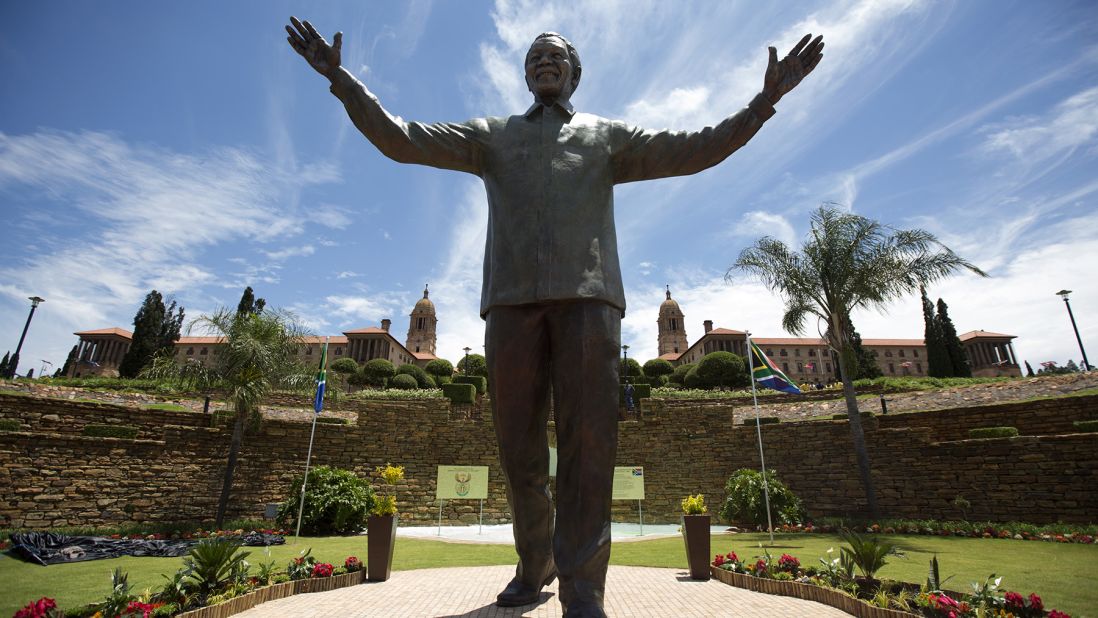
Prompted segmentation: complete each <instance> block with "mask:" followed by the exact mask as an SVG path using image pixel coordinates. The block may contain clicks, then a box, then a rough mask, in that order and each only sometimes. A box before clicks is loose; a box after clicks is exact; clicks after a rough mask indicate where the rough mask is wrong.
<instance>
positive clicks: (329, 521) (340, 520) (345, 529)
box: [278, 466, 376, 535]
mask: <svg viewBox="0 0 1098 618" xmlns="http://www.w3.org/2000/svg"><path fill="white" fill-rule="evenodd" d="M301 481H302V477H301V476H299V477H297V478H295V479H294V482H293V484H292V485H291V486H290V493H289V497H288V498H287V499H286V501H285V502H283V503H282V505H281V506H279V507H278V521H279V522H280V524H281V525H283V526H285V527H287V528H289V527H292V526H293V524H294V521H295V520H296V518H297V509H298V506H299V505H300V503H301ZM375 502H376V498H375V497H374V490H373V489H371V488H370V484H369V483H368V482H367V481H366V480H364V479H361V478H359V477H358V476H356V475H355V473H354V472H351V471H350V470H341V469H339V468H331V467H329V466H317V467H316V468H313V469H312V470H309V484H308V487H306V489H305V508H304V509H303V510H302V515H301V531H302V532H305V533H306V534H312V535H329V534H345V533H351V532H358V531H359V530H362V529H363V528H365V527H366V518H367V517H369V514H370V509H372V508H374V504H375Z"/></svg>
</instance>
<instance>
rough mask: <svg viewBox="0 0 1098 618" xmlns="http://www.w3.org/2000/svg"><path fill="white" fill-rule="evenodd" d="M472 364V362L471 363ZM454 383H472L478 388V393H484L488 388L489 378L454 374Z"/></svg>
mask: <svg viewBox="0 0 1098 618" xmlns="http://www.w3.org/2000/svg"><path fill="white" fill-rule="evenodd" d="M469 364H470V365H472V363H469ZM453 383H454V384H472V385H473V386H474V387H476V389H477V394H478V395H483V394H484V393H485V392H486V391H487V390H488V378H485V377H484V376H454V381H453Z"/></svg>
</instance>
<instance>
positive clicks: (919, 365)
mask: <svg viewBox="0 0 1098 618" xmlns="http://www.w3.org/2000/svg"><path fill="white" fill-rule="evenodd" d="M915 371H918V372H919V373H922V372H923V364H922V363H915Z"/></svg>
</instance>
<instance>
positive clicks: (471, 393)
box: [442, 378, 484, 403]
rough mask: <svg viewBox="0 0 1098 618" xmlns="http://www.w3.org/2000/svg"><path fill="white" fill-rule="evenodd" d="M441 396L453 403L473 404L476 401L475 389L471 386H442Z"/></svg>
mask: <svg viewBox="0 0 1098 618" xmlns="http://www.w3.org/2000/svg"><path fill="white" fill-rule="evenodd" d="M480 379H481V380H483V379H484V378H480ZM442 394H443V395H446V398H447V399H449V400H450V401H452V402H454V403H473V402H474V401H476V397H477V387H476V386H474V385H472V384H443V385H442Z"/></svg>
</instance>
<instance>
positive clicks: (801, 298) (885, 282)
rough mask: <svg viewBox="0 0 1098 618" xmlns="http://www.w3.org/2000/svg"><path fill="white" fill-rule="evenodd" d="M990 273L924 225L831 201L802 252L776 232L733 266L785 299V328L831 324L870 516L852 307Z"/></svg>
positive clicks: (873, 512)
mask: <svg viewBox="0 0 1098 618" xmlns="http://www.w3.org/2000/svg"><path fill="white" fill-rule="evenodd" d="M962 268H963V269H967V270H970V271H972V272H974V273H976V274H977V275H980V276H982V277H986V276H987V275H986V274H985V273H984V272H983V271H982V270H980V269H979V268H977V267H976V266H973V265H972V264H970V263H969V262H968V261H966V260H964V259H962V258H961V257H959V256H958V255H957V254H955V253H953V251H951V250H950V249H949V248H948V247H946V246H945V245H943V244H942V243H940V242H938V239H937V238H935V237H934V235H933V234H931V233H929V232H926V231H923V230H896V229H892V228H889V227H886V226H883V225H881V224H880V223H878V222H876V221H873V220H871V219H867V218H865V217H862V216H859V215H855V214H851V213H847V212H844V211H843V210H840V209H838V208H835V207H832V206H826V205H825V206H821V207H820V208H819V209H818V210H817V211H816V212H815V213H813V215H812V225H811V229H810V231H809V237H808V239H807V240H806V241H805V243H804V245H803V246H802V247H801V250H800V251H799V252H798V251H794V250H792V249H790V248H789V247H787V246H786V245H785V243H782V242H781V241H779V240H775V239H774V238H771V237H769V236H767V237H763V238H760V239H759V240H757V241H756V242H755V244H754V245H752V246H750V247H748V248H746V249H744V250H743V251H742V252H741V253H740V257H739V259H737V260H736V263H735V264H734V265H733V266H732V268H730V269H729V270H728V273H727V274H726V279H729V280H730V279H731V276H732V273H733V271H744V272H747V273H751V274H754V275H757V276H758V277H759V278H760V279H761V280H762V282H763V283H764V284H765V285H766V286H767V287H768V288H770V289H771V290H774V291H777V292H778V293H779V294H780V295H781V296H782V297H783V299H784V300H785V314H784V315H783V316H782V327H783V328H784V329H785V330H787V331H788V332H790V333H792V334H794V335H800V334H802V333H804V331H805V328H804V323H805V320H806V318H808V317H810V316H816V317H817V318H819V319H821V320H823V321H824V322H825V323H826V324H827V332H826V333H825V335H824V336H825V337H826V338H827V343H828V345H829V346H830V347H831V348H832V349H833V350H835V351H836V352H838V355H839V373H840V376H841V378H842V381H843V394H844V395H845V397H846V413H847V416H848V417H849V419H850V433H851V436H852V438H853V442H854V451H855V455H856V457H857V462H858V472H859V474H860V475H861V479H862V485H863V487H864V489H865V495H866V503H867V506H868V509H869V515H870V516H871V517H877V516H878V515H879V511H878V509H877V495H876V491H875V490H874V488H873V479H872V477H871V475H870V463H869V453H868V452H867V451H866V447H865V436H864V435H863V433H862V424H861V418H860V417H859V415H858V400H857V399H856V397H855V393H854V382H853V377H852V376H853V374H854V368H855V363H856V360H855V358H854V352H853V349H852V347H851V345H850V336H851V333H850V332H848V331H849V329H848V325H849V324H850V321H849V320H850V313H851V312H852V311H853V310H855V309H859V308H869V307H878V308H879V307H880V306H881V305H883V304H885V303H887V302H889V301H892V300H895V299H898V298H900V297H902V296H904V295H906V294H909V293H911V292H913V291H914V290H917V289H919V286H920V285H925V284H927V283H931V282H933V281H937V280H939V279H943V278H945V277H946V276H948V275H950V274H953V273H954V272H956V271H958V270H960V269H962Z"/></svg>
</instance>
